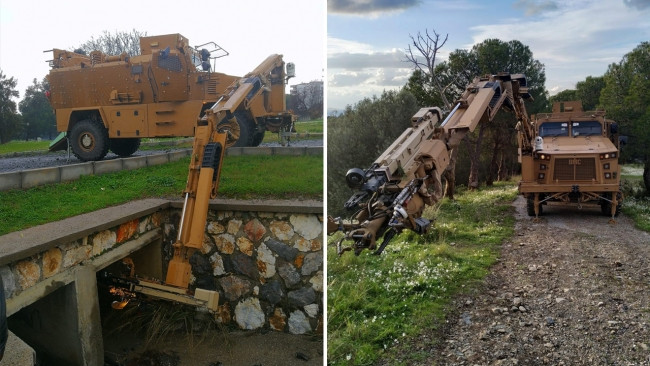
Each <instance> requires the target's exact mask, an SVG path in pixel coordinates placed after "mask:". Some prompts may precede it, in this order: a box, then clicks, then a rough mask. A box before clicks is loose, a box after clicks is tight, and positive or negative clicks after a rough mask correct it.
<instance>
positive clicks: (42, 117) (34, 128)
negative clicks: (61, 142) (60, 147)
mask: <svg viewBox="0 0 650 366" xmlns="http://www.w3.org/2000/svg"><path fill="white" fill-rule="evenodd" d="M48 89H49V85H48V82H47V78H44V79H43V81H42V82H40V83H39V82H37V81H36V79H34V81H33V84H32V85H30V86H29V87H28V88H27V90H25V97H24V98H23V100H21V101H20V103H19V104H18V109H19V110H20V113H21V114H22V115H23V126H24V136H25V138H36V137H43V138H46V139H48V140H51V139H52V138H54V136H56V117H55V116H54V111H53V110H52V107H51V105H50V102H49V101H48V100H47V97H46V96H45V92H46V90H48Z"/></svg>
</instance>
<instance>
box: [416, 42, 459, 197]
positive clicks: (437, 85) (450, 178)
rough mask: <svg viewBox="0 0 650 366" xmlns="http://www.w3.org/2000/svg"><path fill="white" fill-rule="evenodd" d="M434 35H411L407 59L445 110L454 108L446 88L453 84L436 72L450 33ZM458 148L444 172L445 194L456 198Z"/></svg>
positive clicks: (452, 154) (453, 152)
mask: <svg viewBox="0 0 650 366" xmlns="http://www.w3.org/2000/svg"><path fill="white" fill-rule="evenodd" d="M431 32H432V33H433V36H432V35H431V34H429V31H428V30H425V31H424V35H422V33H421V32H418V34H417V36H416V37H413V36H412V35H409V37H411V44H409V45H408V47H407V48H406V61H408V62H410V63H412V64H413V65H414V67H415V68H416V69H418V70H420V71H421V72H422V74H424V77H425V80H427V81H428V83H429V84H430V85H431V86H432V89H433V90H434V91H435V92H437V93H438V94H439V95H440V99H441V100H442V102H443V104H444V107H445V110H447V111H449V110H451V108H452V105H451V103H450V102H449V99H448V98H447V95H446V90H447V88H448V87H449V86H451V85H452V84H453V82H452V83H448V84H447V85H446V86H443V83H442V81H441V77H440V75H438V73H437V72H436V57H437V56H438V51H440V49H441V48H442V47H443V46H444V45H445V43H447V39H448V38H449V34H446V35H445V38H444V39H441V36H440V34H438V33H437V32H436V31H435V30H433V29H432V30H431ZM456 150H457V149H453V150H452V151H451V154H450V155H451V156H450V159H449V166H448V167H447V169H446V170H445V172H444V173H443V175H442V176H443V178H444V179H445V180H446V181H447V184H446V187H445V195H446V196H447V197H449V198H450V199H454V191H455V188H456V156H457V155H458V153H457V151H456Z"/></svg>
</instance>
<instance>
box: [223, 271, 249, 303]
mask: <svg viewBox="0 0 650 366" xmlns="http://www.w3.org/2000/svg"><path fill="white" fill-rule="evenodd" d="M219 284H220V285H221V288H222V289H223V291H224V294H225V296H226V298H227V299H228V300H230V301H235V300H237V299H239V298H240V297H242V296H243V295H245V294H247V293H248V292H249V291H250V289H251V283H250V282H249V281H247V280H245V279H242V278H239V277H237V276H227V277H224V278H221V279H219Z"/></svg>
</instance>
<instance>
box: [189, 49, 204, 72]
mask: <svg viewBox="0 0 650 366" xmlns="http://www.w3.org/2000/svg"><path fill="white" fill-rule="evenodd" d="M191 50H192V63H193V64H194V66H195V67H196V70H197V71H203V67H202V65H201V64H202V61H201V52H199V51H197V50H195V49H193V48H191Z"/></svg>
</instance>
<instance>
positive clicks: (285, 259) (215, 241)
mask: <svg viewBox="0 0 650 366" xmlns="http://www.w3.org/2000/svg"><path fill="white" fill-rule="evenodd" d="M179 215H180V212H177V213H176V214H175V215H174V216H175V217H177V216H179ZM172 222H174V223H176V222H178V218H175V219H173V220H172ZM170 225H173V224H170ZM164 231H165V233H166V237H167V239H166V240H165V247H170V246H171V244H172V242H173V239H174V238H175V234H176V232H175V227H171V226H168V227H166V228H165V230H164ZM191 263H192V268H193V278H192V281H193V282H192V284H193V285H194V286H196V287H201V288H206V289H211V290H218V291H219V294H220V299H221V300H220V304H221V305H220V311H219V313H218V318H217V319H218V321H220V322H222V323H224V324H233V325H235V324H236V325H237V326H238V327H239V328H241V329H259V328H265V329H272V330H276V331H288V332H290V333H293V334H303V333H311V332H315V331H318V330H320V329H321V326H322V309H323V222H322V215H321V214H314V213H298V214H295V213H286V212H280V213H277V212H276V213H274V212H250V211H211V212H210V214H209V217H208V224H207V225H206V233H205V238H204V242H203V248H202V250H201V253H200V254H199V253H198V252H197V253H196V254H195V255H194V256H193V257H192V259H191Z"/></svg>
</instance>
